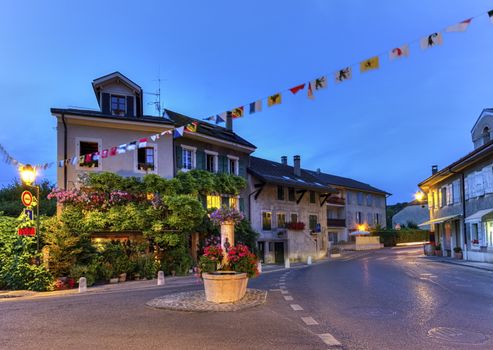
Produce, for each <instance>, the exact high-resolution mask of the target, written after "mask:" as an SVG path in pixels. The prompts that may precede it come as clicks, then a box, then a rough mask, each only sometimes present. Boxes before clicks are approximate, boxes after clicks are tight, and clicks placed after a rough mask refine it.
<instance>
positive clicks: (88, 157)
mask: <svg viewBox="0 0 493 350" xmlns="http://www.w3.org/2000/svg"><path fill="white" fill-rule="evenodd" d="M98 151H99V143H98V142H90V141H79V167H81V168H82V167H83V168H97V167H98V166H99V158H97V157H95V153H96V152H98Z"/></svg>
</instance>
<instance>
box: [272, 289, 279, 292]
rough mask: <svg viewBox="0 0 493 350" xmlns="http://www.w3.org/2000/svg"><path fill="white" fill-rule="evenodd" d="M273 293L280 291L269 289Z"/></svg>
mask: <svg viewBox="0 0 493 350" xmlns="http://www.w3.org/2000/svg"><path fill="white" fill-rule="evenodd" d="M269 290H270V291H271V292H280V291H281V290H280V289H269Z"/></svg>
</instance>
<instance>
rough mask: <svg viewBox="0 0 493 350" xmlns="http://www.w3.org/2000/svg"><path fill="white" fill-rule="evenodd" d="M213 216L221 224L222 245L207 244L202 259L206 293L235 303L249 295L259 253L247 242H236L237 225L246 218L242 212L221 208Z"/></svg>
mask: <svg viewBox="0 0 493 350" xmlns="http://www.w3.org/2000/svg"><path fill="white" fill-rule="evenodd" d="M210 217H211V220H212V221H213V222H214V223H215V224H218V225H220V226H221V245H220V246H217V245H211V246H207V247H205V249H204V254H203V255H202V256H201V257H200V260H199V265H200V269H201V271H202V278H203V280H204V288H205V297H206V300H207V301H210V302H214V303H232V302H235V301H238V300H240V299H241V298H243V297H244V296H245V293H246V287H247V283H248V278H250V277H255V276H257V275H258V270H257V257H256V256H255V254H253V253H251V252H250V250H249V249H248V247H247V246H245V245H243V244H238V245H236V246H235V245H234V225H235V224H236V223H239V222H240V221H241V220H243V214H242V213H241V212H239V211H238V210H236V209H234V208H221V209H218V210H216V211H214V212H213V213H212V214H211V215H210Z"/></svg>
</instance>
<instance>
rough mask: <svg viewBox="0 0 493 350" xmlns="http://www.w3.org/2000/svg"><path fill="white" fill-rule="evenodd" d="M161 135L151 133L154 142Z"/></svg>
mask: <svg viewBox="0 0 493 350" xmlns="http://www.w3.org/2000/svg"><path fill="white" fill-rule="evenodd" d="M159 136H160V135H159V134H154V135H151V140H152V142H155V141H156V140H158V139H159Z"/></svg>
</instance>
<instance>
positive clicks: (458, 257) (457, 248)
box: [454, 247, 462, 260]
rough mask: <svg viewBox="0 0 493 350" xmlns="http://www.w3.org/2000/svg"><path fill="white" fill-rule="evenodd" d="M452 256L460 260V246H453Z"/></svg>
mask: <svg viewBox="0 0 493 350" xmlns="http://www.w3.org/2000/svg"><path fill="white" fill-rule="evenodd" d="M454 257H455V258H456V259H459V260H462V248H461V247H455V248H454Z"/></svg>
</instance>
